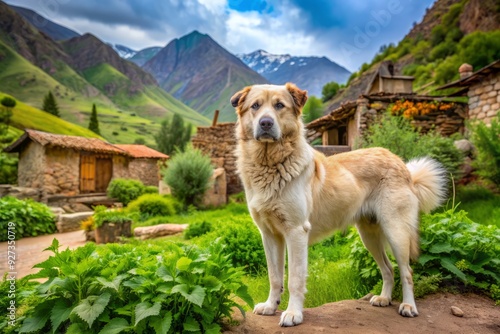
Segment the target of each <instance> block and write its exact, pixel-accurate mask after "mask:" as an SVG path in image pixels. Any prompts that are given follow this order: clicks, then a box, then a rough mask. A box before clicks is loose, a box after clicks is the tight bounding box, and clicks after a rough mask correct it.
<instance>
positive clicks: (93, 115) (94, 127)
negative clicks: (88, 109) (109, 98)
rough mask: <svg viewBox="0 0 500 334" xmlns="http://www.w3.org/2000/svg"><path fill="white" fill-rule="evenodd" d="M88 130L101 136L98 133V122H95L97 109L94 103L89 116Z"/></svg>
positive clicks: (99, 132)
mask: <svg viewBox="0 0 500 334" xmlns="http://www.w3.org/2000/svg"><path fill="white" fill-rule="evenodd" d="M89 130H90V131H93V132H94V133H96V134H98V135H100V134H101V131H99V121H98V120H97V109H96V107H95V103H93V104H92V113H91V114H90V120H89Z"/></svg>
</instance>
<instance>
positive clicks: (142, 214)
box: [127, 194, 176, 221]
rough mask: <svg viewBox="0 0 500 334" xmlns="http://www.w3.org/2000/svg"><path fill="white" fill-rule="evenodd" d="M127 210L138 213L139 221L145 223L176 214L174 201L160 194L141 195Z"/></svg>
mask: <svg viewBox="0 0 500 334" xmlns="http://www.w3.org/2000/svg"><path fill="white" fill-rule="evenodd" d="M127 210H128V211H129V212H136V213H138V214H139V220H141V221H145V220H147V219H149V218H151V217H157V216H171V215H174V214H176V212H175V206H174V203H173V200H172V199H171V198H167V197H164V196H162V195H159V194H144V195H141V196H140V197H139V198H137V199H135V200H133V201H132V202H130V203H129V204H128V206H127Z"/></svg>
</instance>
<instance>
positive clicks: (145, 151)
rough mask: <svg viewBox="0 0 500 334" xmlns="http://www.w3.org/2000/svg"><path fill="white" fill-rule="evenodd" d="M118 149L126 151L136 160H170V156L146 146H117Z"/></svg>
mask: <svg viewBox="0 0 500 334" xmlns="http://www.w3.org/2000/svg"><path fill="white" fill-rule="evenodd" d="M115 146H116V147H118V148H120V149H122V150H124V151H126V152H127V153H128V154H129V155H130V156H132V157H134V158H155V159H168V158H169V156H168V155H166V154H163V153H161V152H158V151H156V150H153V149H152V148H150V147H147V146H146V145H127V144H116V145H115Z"/></svg>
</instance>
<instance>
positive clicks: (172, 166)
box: [163, 147, 213, 206]
mask: <svg viewBox="0 0 500 334" xmlns="http://www.w3.org/2000/svg"><path fill="white" fill-rule="evenodd" d="M212 174H213V169H212V165H211V162H210V158H209V157H208V156H206V155H204V154H203V153H202V152H201V151H200V150H196V149H193V148H191V147H189V148H188V149H187V150H186V151H185V152H179V153H178V154H176V155H175V156H174V157H173V158H172V159H171V160H169V163H168V167H167V168H166V169H165V170H164V171H163V180H164V181H165V183H167V184H168V185H169V187H170V189H171V190H172V194H173V195H174V197H176V198H177V199H178V200H179V201H181V202H182V203H184V205H186V206H189V205H191V204H193V205H200V200H201V198H202V196H203V194H204V193H205V192H206V191H207V190H208V188H209V187H210V179H211V177H212Z"/></svg>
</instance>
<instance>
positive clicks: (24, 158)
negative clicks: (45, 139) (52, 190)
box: [17, 141, 45, 188]
mask: <svg viewBox="0 0 500 334" xmlns="http://www.w3.org/2000/svg"><path fill="white" fill-rule="evenodd" d="M44 171H45V148H44V147H43V146H42V145H40V144H38V143H35V142H32V141H30V142H29V143H28V145H27V147H26V149H24V150H22V151H21V153H20V154H19V165H18V176H17V183H18V185H19V186H20V187H27V188H41V187H42V186H43V185H44Z"/></svg>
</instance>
